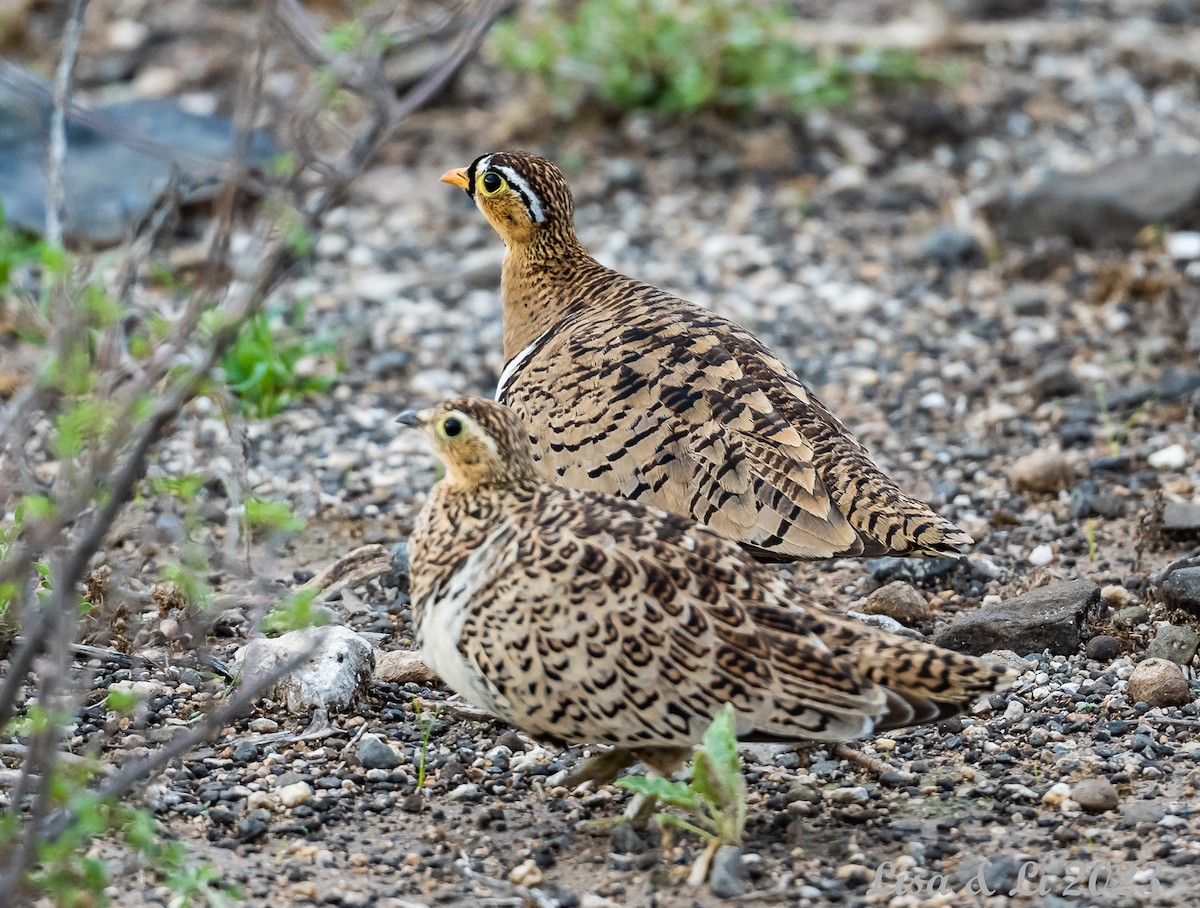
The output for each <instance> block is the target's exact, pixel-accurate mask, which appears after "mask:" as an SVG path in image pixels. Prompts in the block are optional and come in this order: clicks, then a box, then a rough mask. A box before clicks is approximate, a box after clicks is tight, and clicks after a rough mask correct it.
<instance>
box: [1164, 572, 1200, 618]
mask: <svg viewBox="0 0 1200 908" xmlns="http://www.w3.org/2000/svg"><path fill="white" fill-rule="evenodd" d="M1159 592H1160V593H1161V594H1162V599H1163V602H1164V603H1166V604H1167V605H1168V606H1170V607H1171V608H1182V609H1187V610H1188V611H1191V612H1200V567H1188V568H1180V569H1179V570H1177V571H1172V572H1171V573H1170V574H1168V575H1167V579H1166V580H1164V581H1163V583H1162V586H1160V587H1159Z"/></svg>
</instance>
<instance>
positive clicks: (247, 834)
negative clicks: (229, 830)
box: [237, 817, 268, 842]
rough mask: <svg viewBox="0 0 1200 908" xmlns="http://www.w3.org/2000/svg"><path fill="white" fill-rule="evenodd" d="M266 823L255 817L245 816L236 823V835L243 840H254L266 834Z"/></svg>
mask: <svg viewBox="0 0 1200 908" xmlns="http://www.w3.org/2000/svg"><path fill="white" fill-rule="evenodd" d="M267 828H268V827H267V824H266V823H264V822H263V821H262V820H260V819H258V818H257V817H246V818H245V819H244V820H239V821H238V824H237V837H238V839H239V840H240V841H243V842H255V841H258V840H259V839H261V838H262V837H263V836H264V835H266V834H267Z"/></svg>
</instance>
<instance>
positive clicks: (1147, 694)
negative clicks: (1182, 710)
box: [1129, 659, 1192, 706]
mask: <svg viewBox="0 0 1200 908" xmlns="http://www.w3.org/2000/svg"><path fill="white" fill-rule="evenodd" d="M1129 699H1130V700H1133V701H1134V702H1138V701H1140V702H1143V703H1148V704H1150V705H1151V706H1183V705H1184V704H1185V703H1190V702H1191V699H1192V693H1191V691H1190V690H1189V689H1188V683H1187V679H1186V678H1184V677H1183V672H1182V671H1181V670H1180V668H1179V666H1178V665H1176V664H1175V663H1174V662H1170V661H1168V660H1167V659H1146V660H1145V661H1143V662H1139V663H1138V665H1137V667H1136V668H1135V669H1134V670H1133V674H1132V675H1130V676H1129Z"/></svg>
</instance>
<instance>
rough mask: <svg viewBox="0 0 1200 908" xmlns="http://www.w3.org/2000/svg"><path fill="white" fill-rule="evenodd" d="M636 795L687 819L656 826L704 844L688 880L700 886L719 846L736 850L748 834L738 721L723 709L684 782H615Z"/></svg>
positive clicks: (660, 818)
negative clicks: (671, 828)
mask: <svg viewBox="0 0 1200 908" xmlns="http://www.w3.org/2000/svg"><path fill="white" fill-rule="evenodd" d="M616 784H617V785H618V787H620V788H626V789H628V790H629V791H632V792H633V793H634V794H638V795H643V796H644V797H646V798H652V799H656V800H659V801H662V802H663V803H664V804H666V805H668V806H670V807H674V808H676V809H677V810H681V811H684V813H685V816H679V815H678V814H674V813H668V812H666V811H663V812H661V813H658V814H655V820H656V821H657V822H658V824H659V825H660V826H674V827H677V828H679V829H683V830H685V831H687V832H690V833H693V834H695V835H698V836H700V837H701V838H703V839H705V840H706V841H707V842H708V846H707V847H706V849H705V851H704V853H703V854H702V855H701V856H700V858H699V859H698V860H697V861H696V864H695V866H694V867H693V868H692V874H691V877H690V880H691V882H692V883H693V884H694V885H699V884H700V883H701V882H703V880H704V878H705V877H707V876H708V868H709V865H710V864H711V862H712V858H713V855H715V854H716V853H717V849H718V848H720V847H721V846H722V845H740V844H741V843H742V836H743V834H744V833H745V829H746V780H745V779H744V778H743V777H742V769H741V764H740V761H739V760H738V743H737V718H736V716H735V714H734V711H733V707H732V706H731V705H730V704H728V703H727V704H725V705H724V706H723V707H721V709H720V710H718V712H717V714H716V715H715V716H714V717H713V720H712V724H711V725H709V727H708V729H707V730H706V731H705V732H704V737H703V738H702V739H701V741H700V746H699V747H698V748H697V749H696V753H695V754H694V755H693V757H692V772H691V778H690V779H688V781H687V782H679V781H675V780H674V779H664V778H662V777H661V776H628V777H626V778H624V779H619V780H618V781H617V783H616Z"/></svg>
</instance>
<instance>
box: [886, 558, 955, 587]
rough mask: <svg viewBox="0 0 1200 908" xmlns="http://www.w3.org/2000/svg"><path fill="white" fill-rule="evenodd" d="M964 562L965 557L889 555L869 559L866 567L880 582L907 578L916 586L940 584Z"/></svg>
mask: <svg viewBox="0 0 1200 908" xmlns="http://www.w3.org/2000/svg"><path fill="white" fill-rule="evenodd" d="M962 564H966V561H965V559H963V558H897V557H895V556H893V555H887V556H885V557H883V558H871V559H869V560H868V561H867V565H866V567H867V573H869V574H870V575H871V576H872V577H874V578H875V579H876V580H878V581H879V582H880V583H890V582H891V581H893V580H905V581H908V582H909V583H911V584H914V585H916V586H926V585H932V586H939V585H941V584H942V582H943V581H944V580H947V579H948V578H949V575H950V574H953V573H954V572H955V571H956V570H957V569H958V568H959V566H960V565H962Z"/></svg>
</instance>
